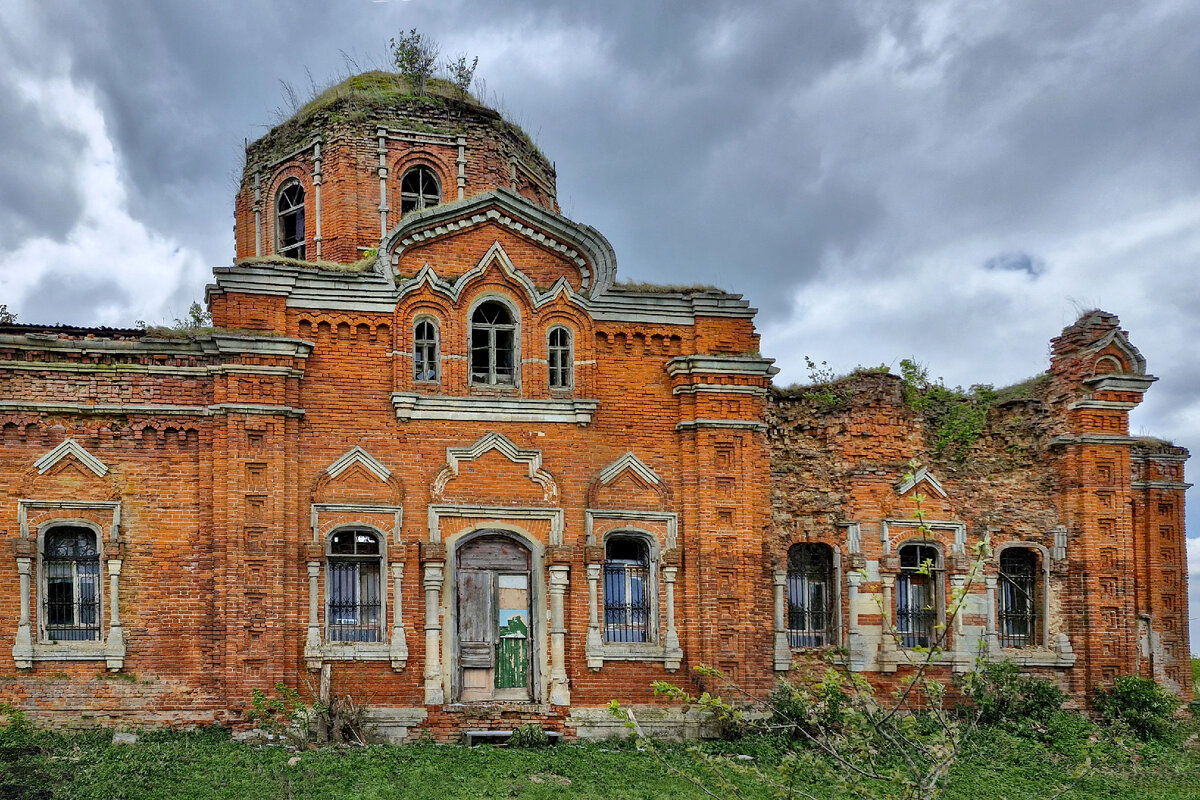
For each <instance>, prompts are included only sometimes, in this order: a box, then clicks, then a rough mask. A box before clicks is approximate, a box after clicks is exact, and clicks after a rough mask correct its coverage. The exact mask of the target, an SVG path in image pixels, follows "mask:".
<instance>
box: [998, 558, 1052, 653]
mask: <svg viewBox="0 0 1200 800" xmlns="http://www.w3.org/2000/svg"><path fill="white" fill-rule="evenodd" d="M998 584H999V585H998V588H999V590H1000V593H999V596H998V597H997V598H996V602H997V604H998V605H999V609H998V614H997V618H998V622H999V628H1000V629H999V631H998V633H999V636H1000V646H1001V647H1036V646H1037V645H1038V644H1039V642H1040V637H1039V636H1038V627H1039V617H1040V616H1041V615H1040V614H1039V609H1040V605H1041V604H1040V602H1039V598H1038V596H1037V595H1038V592H1037V586H1038V558H1037V553H1035V552H1034V551H1033V550H1032V549H1031V548H1028V547H1008V548H1005V549H1004V550H1002V551H1001V552H1000V577H999V580H998Z"/></svg>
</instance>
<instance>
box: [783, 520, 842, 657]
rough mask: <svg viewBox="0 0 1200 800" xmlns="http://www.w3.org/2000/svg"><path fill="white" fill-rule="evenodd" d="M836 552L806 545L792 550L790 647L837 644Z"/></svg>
mask: <svg viewBox="0 0 1200 800" xmlns="http://www.w3.org/2000/svg"><path fill="white" fill-rule="evenodd" d="M834 596H835V587H834V584H833V549H832V548H831V547H829V545H825V544H816V543H809V542H803V543H800V544H794V545H792V546H791V547H790V548H789V549H788V575H787V601H788V616H787V625H788V644H789V645H791V646H792V647H824V646H826V645H831V644H834V643H835V642H836V635H835V625H834V620H835V614H834V605H833V599H834Z"/></svg>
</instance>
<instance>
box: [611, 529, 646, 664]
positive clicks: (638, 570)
mask: <svg viewBox="0 0 1200 800" xmlns="http://www.w3.org/2000/svg"><path fill="white" fill-rule="evenodd" d="M614 544H616V545H625V544H632V545H634V546H635V547H637V548H638V550H639V551H640V552H639V554H638V556H637V557H636V558H614V557H613V554H612V551H613V545H614ZM653 566H654V562H653V559H652V557H651V548H650V542H649V541H648V540H647V539H646V537H644V536H639V535H637V534H631V533H625V532H622V533H616V534H613V535H611V536H609V537H607V538H606V539H605V541H604V565H603V569H602V576H603V584H602V588H603V601H604V602H603V621H602V625H601V627H602V630H603V639H604V643H605V644H618V645H630V644H632V645H640V644H652V643H653V642H654V641H655V639H656V636H655V634H656V630H655V628H656V627H657V626H656V623H655V619H654V607H655V604H654V601H655V599H656V597H657V594H656V589H655V585H654V570H653ZM635 587H636V589H637V591H635ZM618 590H619V591H618ZM635 597H637V598H638V599H635Z"/></svg>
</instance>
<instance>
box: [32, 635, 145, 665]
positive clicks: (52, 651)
mask: <svg viewBox="0 0 1200 800" xmlns="http://www.w3.org/2000/svg"><path fill="white" fill-rule="evenodd" d="M32 655H33V657H32V660H33V661H104V662H106V666H107V668H108V669H110V670H119V669H121V668H122V667H123V666H125V648H124V646H119V647H118V646H113V645H110V644H109V643H108V642H104V641H95V642H39V643H38V644H35V645H34V646H33V654H32Z"/></svg>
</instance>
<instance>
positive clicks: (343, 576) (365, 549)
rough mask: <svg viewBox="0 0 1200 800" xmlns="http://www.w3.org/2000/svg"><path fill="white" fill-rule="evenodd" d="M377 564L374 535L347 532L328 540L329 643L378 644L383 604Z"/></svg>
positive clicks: (364, 532) (377, 554)
mask: <svg viewBox="0 0 1200 800" xmlns="http://www.w3.org/2000/svg"><path fill="white" fill-rule="evenodd" d="M379 562H380V547H379V538H378V537H377V536H376V535H375V534H374V533H371V532H370V531H365V530H361V529H347V530H341V531H337V532H336V533H334V534H333V536H331V537H330V539H329V556H328V559H327V565H328V569H329V573H328V584H327V586H328V592H329V603H328V605H329V614H328V618H327V623H328V627H329V640H330V641H332V642H378V641H380V632H381V623H382V618H383V613H382V611H383V603H382V596H381V583H380V569H379Z"/></svg>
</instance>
